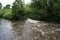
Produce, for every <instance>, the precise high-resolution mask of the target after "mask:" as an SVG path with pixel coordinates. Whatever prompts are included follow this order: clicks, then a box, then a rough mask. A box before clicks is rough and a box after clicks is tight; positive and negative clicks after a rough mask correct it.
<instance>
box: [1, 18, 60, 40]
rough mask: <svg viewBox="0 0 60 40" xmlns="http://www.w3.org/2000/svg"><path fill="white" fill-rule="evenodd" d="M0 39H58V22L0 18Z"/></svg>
mask: <svg viewBox="0 0 60 40" xmlns="http://www.w3.org/2000/svg"><path fill="white" fill-rule="evenodd" d="M0 40H60V24H56V23H47V22H42V21H35V20H32V19H27V20H25V21H9V20H6V19H0Z"/></svg>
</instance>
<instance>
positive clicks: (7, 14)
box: [0, 9, 13, 19]
mask: <svg viewBox="0 0 60 40" xmlns="http://www.w3.org/2000/svg"><path fill="white" fill-rule="evenodd" d="M0 18H6V19H13V13H12V10H11V9H1V10H0Z"/></svg>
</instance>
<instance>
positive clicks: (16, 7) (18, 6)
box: [12, 0, 26, 20]
mask: <svg viewBox="0 0 60 40" xmlns="http://www.w3.org/2000/svg"><path fill="white" fill-rule="evenodd" d="M22 2H23V1H22V0H16V1H15V2H14V3H13V6H12V12H13V13H14V19H16V20H17V19H20V20H24V19H26V16H25V13H24V10H25V8H24V6H23V3H22Z"/></svg>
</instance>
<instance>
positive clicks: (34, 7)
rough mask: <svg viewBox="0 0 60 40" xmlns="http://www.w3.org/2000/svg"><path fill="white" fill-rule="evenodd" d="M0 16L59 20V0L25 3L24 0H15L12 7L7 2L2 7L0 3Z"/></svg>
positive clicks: (33, 0) (34, 0)
mask: <svg viewBox="0 0 60 40" xmlns="http://www.w3.org/2000/svg"><path fill="white" fill-rule="evenodd" d="M0 17H2V18H6V19H14V20H17V19H18V20H25V19H27V18H31V19H34V20H41V21H49V22H60V0H32V1H31V3H29V4H25V3H24V0H15V2H14V3H13V6H12V8H10V5H9V4H8V5H6V7H4V8H3V9H2V4H1V3H0Z"/></svg>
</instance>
